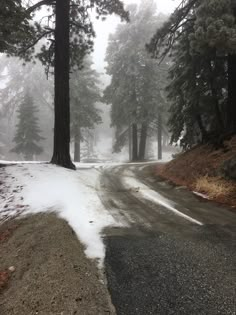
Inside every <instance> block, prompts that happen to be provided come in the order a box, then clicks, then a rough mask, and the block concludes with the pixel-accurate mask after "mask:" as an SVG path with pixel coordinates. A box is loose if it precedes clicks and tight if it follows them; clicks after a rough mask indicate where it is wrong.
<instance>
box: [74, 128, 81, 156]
mask: <svg viewBox="0 0 236 315" xmlns="http://www.w3.org/2000/svg"><path fill="white" fill-rule="evenodd" d="M80 138H81V137H80V128H79V127H77V130H76V131H75V139H74V140H75V143H74V161H75V162H80Z"/></svg>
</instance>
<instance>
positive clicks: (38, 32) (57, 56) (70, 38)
mask: <svg viewBox="0 0 236 315" xmlns="http://www.w3.org/2000/svg"><path fill="white" fill-rule="evenodd" d="M10 3H13V4H14V6H13V8H15V3H17V4H18V6H19V7H20V13H22V16H23V18H22V17H20V19H19V21H20V23H19V26H20V28H24V25H25V24H26V25H27V26H28V28H27V31H28V30H29V36H19V37H18V34H17V39H19V40H18V41H17V43H15V42H14V41H12V40H11V39H12V38H11V36H10V34H11V33H7V34H5V35H6V36H5V35H4V39H3V43H4V45H5V43H7V41H10V42H11V43H12V46H10V47H8V45H6V48H3V49H2V50H3V51H5V52H7V53H9V54H17V55H18V56H20V57H23V58H25V59H26V60H31V59H32V55H33V53H34V51H35V45H36V44H37V43H38V42H40V40H41V39H42V38H46V39H47V40H48V41H47V44H48V45H43V46H42V50H41V52H40V53H37V54H36V55H37V57H38V58H39V59H40V60H41V61H42V62H43V63H44V64H47V65H48V67H50V66H53V67H54V78H55V80H54V89H55V93H54V94H55V102H54V103H55V106H54V112H55V124H54V146H53V156H52V159H51V163H53V164H57V165H61V166H64V167H68V168H72V169H74V168H75V166H74V165H73V164H72V162H71V158H70V100H69V72H70V67H72V66H79V65H80V64H81V60H82V59H83V57H84V56H85V54H86V53H87V52H88V51H91V49H92V46H93V40H92V39H93V37H94V36H95V32H94V30H93V25H92V23H91V21H90V15H89V11H90V10H91V9H93V8H95V9H96V13H97V17H99V16H102V17H103V18H105V16H106V15H108V14H112V13H116V14H118V15H119V16H121V18H122V19H126V20H127V19H128V15H127V13H126V12H125V10H124V8H123V3H122V2H121V1H119V0H105V1H99V0H95V1H94V0H91V1H86V2H82V3H81V1H79V0H58V1H55V0H42V1H37V2H36V3H34V4H32V2H31V1H26V2H25V1H22V0H19V1H14V0H10ZM43 6H48V7H50V9H51V10H49V11H50V13H49V15H48V19H45V18H44V19H42V20H41V22H42V23H38V22H35V23H34V24H33V23H32V20H33V16H34V13H35V12H36V10H38V9H40V8H42V7H43ZM4 12H5V11H4ZM9 12H10V15H7V17H6V21H7V22H9V21H10V22H12V20H11V17H12V13H13V9H12V8H10V11H9ZM51 12H52V13H51ZM13 15H14V14H13ZM17 16H18V15H17ZM44 21H46V23H43V22H44ZM54 25H55V28H54ZM0 27H1V29H0V32H1V31H5V28H4V27H3V25H0ZM12 29H14V28H13V27H11V30H12ZM20 34H21V35H22V34H24V33H20ZM8 48H9V49H8Z"/></svg>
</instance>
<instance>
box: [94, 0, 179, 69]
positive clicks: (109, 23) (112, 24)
mask: <svg viewBox="0 0 236 315" xmlns="http://www.w3.org/2000/svg"><path fill="white" fill-rule="evenodd" d="M140 1H141V0H123V2H124V3H125V4H131V3H137V4H139V3H140ZM156 3H157V9H158V11H159V12H162V13H166V14H168V13H172V12H173V11H174V9H175V8H176V7H177V5H178V4H179V3H180V0H156ZM119 22H120V19H119V18H118V17H115V16H111V17H108V18H107V20H106V21H104V22H102V21H100V20H96V19H95V20H94V28H95V31H96V34H97V37H96V40H95V46H94V54H93V58H94V66H95V68H96V69H97V70H98V71H99V72H104V58H105V54H106V48H107V40H108V36H109V34H110V33H112V32H114V31H115V29H116V26H117V24H119Z"/></svg>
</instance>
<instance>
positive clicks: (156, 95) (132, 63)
mask: <svg viewBox="0 0 236 315" xmlns="http://www.w3.org/2000/svg"><path fill="white" fill-rule="evenodd" d="M128 9H129V10H130V23H129V24H128V25H120V26H118V28H117V30H116V33H115V34H114V35H112V36H110V39H109V44H108V49H107V59H106V60H107V62H108V67H107V73H108V74H109V75H111V76H112V80H111V83H110V85H109V86H108V87H107V88H106V90H105V91H104V100H105V101H106V102H107V103H111V104H112V109H111V119H112V124H113V126H115V127H116V143H115V147H114V149H115V150H119V149H120V148H121V147H122V146H123V145H124V144H125V142H126V140H127V136H128V134H129V133H130V132H129V130H130V129H132V132H131V133H132V160H137V159H140V160H143V159H144V158H145V148H146V140H147V132H148V127H149V125H150V123H151V122H153V121H157V119H158V115H159V114H161V113H162V111H163V109H164V108H165V98H164V93H163V87H164V84H163V83H164V81H165V77H166V75H165V70H166V69H167V65H162V67H159V66H158V62H157V61H156V60H153V59H151V58H150V56H148V54H147V52H146V50H145V43H146V41H147V39H149V38H150V37H151V35H152V32H153V31H154V29H155V28H156V27H157V25H158V24H159V23H161V22H162V21H163V20H164V17H163V16H159V20H160V21H159V22H158V23H157V22H156V16H155V12H156V6H155V2H154V1H143V2H142V3H141V5H140V6H139V7H138V6H136V5H132V6H130V7H128ZM139 127H140V142H139V145H138V132H139Z"/></svg>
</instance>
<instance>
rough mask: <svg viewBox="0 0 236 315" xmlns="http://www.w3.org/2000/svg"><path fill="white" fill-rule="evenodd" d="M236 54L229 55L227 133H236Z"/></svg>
mask: <svg viewBox="0 0 236 315" xmlns="http://www.w3.org/2000/svg"><path fill="white" fill-rule="evenodd" d="M235 82H236V55H229V56H228V104H227V110H226V126H227V127H226V128H227V133H236V89H235Z"/></svg>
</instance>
